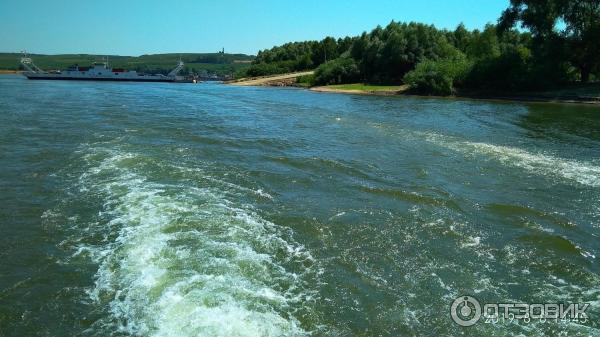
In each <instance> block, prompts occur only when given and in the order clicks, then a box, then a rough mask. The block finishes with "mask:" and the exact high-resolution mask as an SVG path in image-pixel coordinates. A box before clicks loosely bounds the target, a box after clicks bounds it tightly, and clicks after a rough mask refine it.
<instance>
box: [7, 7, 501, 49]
mask: <svg viewBox="0 0 600 337" xmlns="http://www.w3.org/2000/svg"><path fill="white" fill-rule="evenodd" d="M508 3H509V0H420V1H419V0H417V1H415V0H412V1H405V0H371V1H365V0H360V1H359V0H345V1H344V0H252V1H242V0H211V1H203V0H170V1H167V0H145V1H144V0H120V1H115V0H96V1H89V0H78V1H76V0H53V1H51V0H37V1H36V0H0V52H15V51H20V50H27V51H29V52H32V53H46V54H60V53H90V54H118V55H141V54H153V53H165V52H175V53H178V52H179V53H183V52H214V51H217V50H220V49H221V48H225V50H226V52H232V53H248V54H255V53H256V52H257V51H258V50H260V49H264V48H270V47H272V46H274V45H278V44H282V43H285V42H288V41H301V40H313V39H322V38H323V37H325V36H334V37H343V36H346V35H358V34H360V33H362V32H363V31H365V30H371V29H372V28H374V27H375V26H377V25H378V24H380V25H382V26H384V25H386V24H387V23H389V22H390V21H391V20H396V21H418V22H424V23H431V24H435V25H436V26H437V27H441V28H454V27H455V26H456V25H457V24H458V23H460V22H464V23H465V25H466V26H467V27H469V28H481V27H483V26H484V25H485V24H486V23H488V22H495V21H496V20H497V18H498V17H499V16H500V13H501V11H502V10H503V9H505V8H506V7H508Z"/></svg>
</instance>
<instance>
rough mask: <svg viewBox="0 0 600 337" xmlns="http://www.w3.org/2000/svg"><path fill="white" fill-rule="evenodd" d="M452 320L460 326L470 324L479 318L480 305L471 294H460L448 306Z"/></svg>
mask: <svg viewBox="0 0 600 337" xmlns="http://www.w3.org/2000/svg"><path fill="white" fill-rule="evenodd" d="M450 316H452V320H453V321H454V322H455V323H456V324H458V325H460V326H471V325H473V324H475V323H477V321H479V319H480V318H481V305H480V304H479V301H478V300H477V299H475V298H474V297H471V296H460V297H458V298H456V299H455V300H454V302H452V306H451V307H450Z"/></svg>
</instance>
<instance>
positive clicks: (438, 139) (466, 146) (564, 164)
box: [423, 133, 600, 187]
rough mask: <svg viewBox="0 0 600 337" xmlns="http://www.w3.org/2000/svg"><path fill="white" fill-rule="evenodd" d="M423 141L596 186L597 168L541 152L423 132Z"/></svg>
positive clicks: (599, 170) (599, 177)
mask: <svg viewBox="0 0 600 337" xmlns="http://www.w3.org/2000/svg"><path fill="white" fill-rule="evenodd" d="M423 136H424V137H425V139H426V140H428V141H430V142H432V143H435V144H436V145H439V146H442V147H446V148H449V149H451V150H453V151H457V152H460V153H464V154H478V155H485V156H489V157H491V158H494V159H496V160H499V161H500V162H502V163H503V164H505V165H510V166H515V167H519V168H522V169H525V170H527V171H530V172H532V173H535V174H541V175H549V176H554V177H560V178H563V179H566V180H568V181H573V182H576V183H579V184H581V185H586V186H591V187H600V166H596V165H594V164H592V163H589V162H580V161H576V160H568V159H563V158H559V157H555V156H551V155H547V154H543V153H532V152H529V151H525V150H522V149H519V148H515V147H509V146H501V145H493V144H487V143H482V142H471V141H460V140H456V139H453V138H451V137H447V136H442V135H439V134H435V133H424V134H423Z"/></svg>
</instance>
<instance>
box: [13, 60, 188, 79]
mask: <svg viewBox="0 0 600 337" xmlns="http://www.w3.org/2000/svg"><path fill="white" fill-rule="evenodd" d="M21 64H22V65H23V67H24V68H25V70H26V71H24V72H23V75H24V76H25V77H27V78H28V79H30V80H75V81H125V82H178V83H196V82H197V78H196V77H194V76H185V77H184V76H177V73H179V71H181V69H183V66H184V64H183V62H182V61H179V63H178V64H177V66H176V67H175V68H174V69H173V70H171V71H170V72H169V73H168V74H167V75H163V74H143V73H138V72H137V71H135V70H125V69H118V68H111V67H110V66H109V65H108V59H107V61H106V62H97V63H94V64H93V65H92V66H90V67H81V66H78V65H74V66H71V67H69V68H67V69H66V70H53V71H44V70H42V69H40V68H39V67H38V66H36V65H35V64H34V63H33V61H32V60H31V58H29V57H22V58H21Z"/></svg>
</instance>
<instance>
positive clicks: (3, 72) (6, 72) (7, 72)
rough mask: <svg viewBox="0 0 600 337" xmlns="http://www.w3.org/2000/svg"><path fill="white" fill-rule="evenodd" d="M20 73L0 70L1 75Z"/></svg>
mask: <svg viewBox="0 0 600 337" xmlns="http://www.w3.org/2000/svg"><path fill="white" fill-rule="evenodd" d="M19 73H20V71H18V70H1V69H0V74H19Z"/></svg>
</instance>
